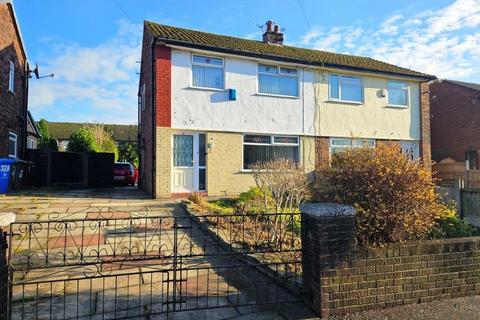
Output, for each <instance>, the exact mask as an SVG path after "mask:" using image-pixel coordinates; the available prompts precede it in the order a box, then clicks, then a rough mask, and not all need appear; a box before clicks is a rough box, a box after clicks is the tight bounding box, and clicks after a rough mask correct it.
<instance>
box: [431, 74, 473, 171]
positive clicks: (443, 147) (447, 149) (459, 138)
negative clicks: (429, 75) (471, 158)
mask: <svg viewBox="0 0 480 320" xmlns="http://www.w3.org/2000/svg"><path fill="white" fill-rule="evenodd" d="M430 103H431V120H430V121H431V135H432V158H433V160H434V161H436V162H438V161H440V160H442V159H445V158H447V157H450V158H453V159H455V160H456V161H464V160H465V152H466V151H474V150H480V138H479V137H480V92H479V91H476V90H473V89H469V88H465V87H462V86H459V85H456V84H453V83H449V82H447V81H442V82H439V81H436V82H434V83H432V84H430Z"/></svg>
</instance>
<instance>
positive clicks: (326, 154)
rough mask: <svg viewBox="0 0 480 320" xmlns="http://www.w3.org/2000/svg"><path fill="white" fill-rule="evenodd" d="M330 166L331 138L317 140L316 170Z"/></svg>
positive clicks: (318, 138)
mask: <svg viewBox="0 0 480 320" xmlns="http://www.w3.org/2000/svg"><path fill="white" fill-rule="evenodd" d="M329 164H330V138H328V137H317V138H315V169H316V170H318V169H320V168H322V167H323V166H325V165H329Z"/></svg>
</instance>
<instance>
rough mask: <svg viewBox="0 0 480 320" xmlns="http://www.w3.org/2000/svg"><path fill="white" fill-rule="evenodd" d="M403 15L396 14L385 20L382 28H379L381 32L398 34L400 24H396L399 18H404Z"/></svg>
mask: <svg viewBox="0 0 480 320" xmlns="http://www.w3.org/2000/svg"><path fill="white" fill-rule="evenodd" d="M402 18H403V16H402V15H401V14H396V15H394V16H391V17H390V18H388V19H387V20H385V21H384V22H383V23H382V25H381V26H380V30H378V32H379V33H386V34H391V35H394V34H397V32H398V28H399V27H398V25H396V24H395V22H397V21H398V20H400V19H402Z"/></svg>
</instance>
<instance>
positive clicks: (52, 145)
mask: <svg viewBox="0 0 480 320" xmlns="http://www.w3.org/2000/svg"><path fill="white" fill-rule="evenodd" d="M37 128H38V131H39V132H40V138H39V140H38V148H39V149H42V150H51V151H58V145H57V140H55V139H54V138H53V137H52V135H51V134H50V131H49V129H48V122H47V120H45V119H40V121H39V122H38V125H37Z"/></svg>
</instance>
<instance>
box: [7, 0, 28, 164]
mask: <svg viewBox="0 0 480 320" xmlns="http://www.w3.org/2000/svg"><path fill="white" fill-rule="evenodd" d="M0 21H1V28H0V114H1V117H0V157H12V158H22V157H23V156H24V152H25V149H26V144H27V118H28V114H27V111H28V104H27V103H28V76H29V66H28V60H27V54H26V51H25V46H24V43H23V40H22V35H21V32H20V28H19V25H18V20H17V18H16V16H15V10H14V8H13V4H12V3H11V1H9V0H7V1H1V2H0Z"/></svg>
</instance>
